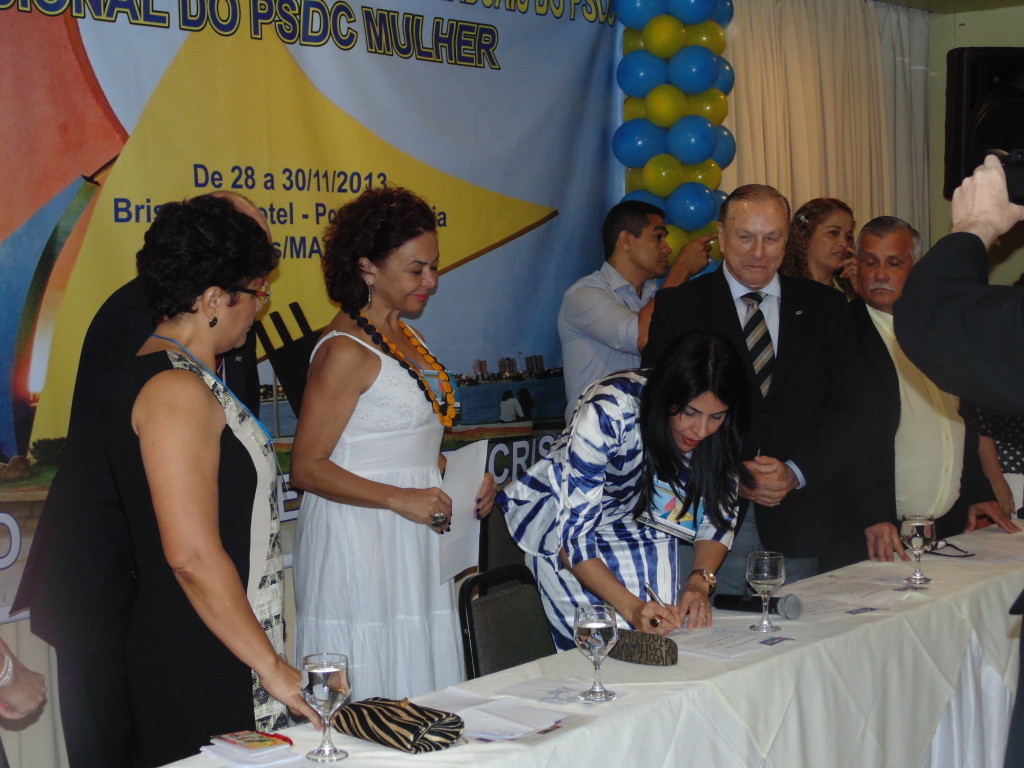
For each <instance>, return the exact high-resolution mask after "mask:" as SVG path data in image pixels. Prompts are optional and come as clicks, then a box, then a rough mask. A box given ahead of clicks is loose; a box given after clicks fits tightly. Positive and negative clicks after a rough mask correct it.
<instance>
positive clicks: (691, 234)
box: [685, 221, 722, 261]
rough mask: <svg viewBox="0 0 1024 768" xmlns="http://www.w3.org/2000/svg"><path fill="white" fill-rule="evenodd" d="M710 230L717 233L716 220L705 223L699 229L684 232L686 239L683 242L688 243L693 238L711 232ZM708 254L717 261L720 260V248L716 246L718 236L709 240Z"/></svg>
mask: <svg viewBox="0 0 1024 768" xmlns="http://www.w3.org/2000/svg"><path fill="white" fill-rule="evenodd" d="M712 232H714V233H715V234H717V233H718V222H717V221H712V222H711V223H710V224H705V225H704V226H703V227H701V228H700V229H695V230H693V231H692V232H687V233H686V241H685V242H687V243H688V242H690V241H691V240H694V239H696V238H698V237H700V236H701V235H707V234H709V233H712ZM708 256H710V257H711V258H712V259H718V260H719V261H721V259H722V249H721V248H719V247H718V238H717V237H716V238H715V239H714V240H712V241H711V251H710V253H708Z"/></svg>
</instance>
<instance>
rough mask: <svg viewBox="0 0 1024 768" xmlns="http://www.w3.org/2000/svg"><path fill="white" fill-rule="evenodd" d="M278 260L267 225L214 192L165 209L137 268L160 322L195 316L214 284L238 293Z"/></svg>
mask: <svg viewBox="0 0 1024 768" xmlns="http://www.w3.org/2000/svg"><path fill="white" fill-rule="evenodd" d="M239 197H240V198H241V196H239ZM241 199H244V198H241ZM277 259H278V256H277V252H276V251H275V250H274V246H273V244H272V243H271V242H270V239H269V238H268V237H267V233H266V232H265V231H264V229H263V227H261V226H260V225H259V223H258V222H257V221H256V220H255V219H253V218H252V217H251V216H249V215H248V214H246V213H243V212H242V211H240V210H239V209H238V208H236V207H235V204H234V203H232V201H231V199H230V198H229V197H228V196H226V195H221V194H218V193H214V194H212V195H201V196H199V197H193V198H192V199H191V200H183V201H182V202H180V203H177V202H171V203H164V204H163V205H161V206H160V210H159V211H158V212H157V215H156V218H155V219H154V220H153V224H152V225H151V226H150V228H149V229H148V230H147V231H146V237H145V245H143V246H142V249H141V250H140V251H139V252H138V253H137V254H136V255H135V265H136V267H137V268H138V270H139V277H140V279H141V280H142V287H143V290H144V291H145V293H146V299H147V301H148V302H149V306H150V308H152V310H153V315H154V319H155V320H156V321H157V322H159V321H160V320H161V319H162V318H165V317H167V318H170V317H175V316H176V315H179V314H181V313H182V312H194V311H195V310H194V309H193V307H194V305H195V302H196V297H197V296H199V295H200V294H201V293H202V292H203V291H205V290H206V289H207V288H209V287H210V286H214V285H216V286H218V287H220V288H223V289H224V290H226V291H235V290H237V289H239V288H244V287H245V285H246V283H248V282H250V281H252V280H253V279H255V278H257V277H264V276H266V275H269V274H270V273H271V272H272V271H273V269H274V267H276V266H277ZM231 301H232V303H234V302H235V301H237V295H236V296H232V297H231Z"/></svg>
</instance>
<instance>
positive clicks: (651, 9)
mask: <svg viewBox="0 0 1024 768" xmlns="http://www.w3.org/2000/svg"><path fill="white" fill-rule="evenodd" d="M666 9H667V5H666V2H665V0H615V18H616V19H618V20H619V21H621V22H622V23H623V24H625V25H626V26H627V27H630V28H631V29H643V28H644V26H645V25H646V24H647V22H648V21H650V20H651V19H653V18H654V17H655V16H660V15H661V14H663V13H665V12H666Z"/></svg>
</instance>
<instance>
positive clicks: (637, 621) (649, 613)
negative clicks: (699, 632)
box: [626, 601, 683, 635]
mask: <svg viewBox="0 0 1024 768" xmlns="http://www.w3.org/2000/svg"><path fill="white" fill-rule="evenodd" d="M626 620H627V621H628V622H629V623H630V624H632V625H633V629H635V630H637V631H638V632H649V633H651V634H652V635H667V634H668V633H669V632H671V631H672V630H673V629H675V628H676V627H678V626H679V625H680V624H682V623H683V617H682V615H681V614H680V613H679V610H678V609H677V608H676V607H675V606H674V605H669V606H666V607H664V608H662V607H661V606H660V605H658V604H657V603H655V602H653V601H648V602H646V603H644V602H639V603H637V604H636V607H635V608H634V609H633V610H632V611H631V613H630V615H629V616H627V617H626Z"/></svg>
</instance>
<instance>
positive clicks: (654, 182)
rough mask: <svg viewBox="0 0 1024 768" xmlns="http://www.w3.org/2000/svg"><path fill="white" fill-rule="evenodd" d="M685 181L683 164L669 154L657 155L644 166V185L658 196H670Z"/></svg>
mask: <svg viewBox="0 0 1024 768" xmlns="http://www.w3.org/2000/svg"><path fill="white" fill-rule="evenodd" d="M682 183H683V164H682V163H680V162H679V161H678V160H677V159H676V158H674V157H673V156H672V155H669V154H662V155H655V156H654V157H652V158H651V159H650V160H648V161H647V164H646V165H645V166H644V186H645V187H647V191H648V192H650V193H651V194H653V195H657V196H658V197H668V196H669V195H671V194H672V193H673V192H674V191H675V188H676V187H678V186H679V185H680V184H682Z"/></svg>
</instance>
